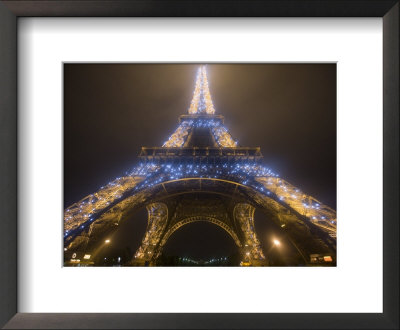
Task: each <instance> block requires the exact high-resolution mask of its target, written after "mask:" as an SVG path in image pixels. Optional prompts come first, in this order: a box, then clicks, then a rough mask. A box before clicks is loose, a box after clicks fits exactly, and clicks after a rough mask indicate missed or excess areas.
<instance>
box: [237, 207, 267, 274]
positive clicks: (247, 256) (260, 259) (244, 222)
mask: <svg viewBox="0 0 400 330" xmlns="http://www.w3.org/2000/svg"><path fill="white" fill-rule="evenodd" d="M254 211H255V208H254V207H253V206H252V205H250V204H247V203H239V204H236V206H235V208H234V210H233V215H234V219H235V221H236V223H237V224H238V225H239V228H240V230H241V234H242V235H241V236H242V241H243V244H242V262H241V265H245V266H246V265H247V266H251V265H252V266H261V265H267V264H268V263H267V261H266V259H265V256H264V253H263V251H262V249H261V245H260V241H259V240H258V239H257V235H256V232H255V230H254Z"/></svg>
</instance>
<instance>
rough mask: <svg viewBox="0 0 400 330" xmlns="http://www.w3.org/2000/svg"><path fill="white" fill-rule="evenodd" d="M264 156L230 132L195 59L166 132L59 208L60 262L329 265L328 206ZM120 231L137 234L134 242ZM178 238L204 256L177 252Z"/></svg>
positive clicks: (331, 215) (332, 248) (331, 216)
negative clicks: (121, 169)
mask: <svg viewBox="0 0 400 330" xmlns="http://www.w3.org/2000/svg"><path fill="white" fill-rule="evenodd" d="M228 113H229V111H228ZM115 134H118V132H116V133H115ZM264 162H265V161H264V157H263V154H262V153H261V148H260V147H257V146H250V147H248V146H241V145H240V144H239V142H238V141H236V140H235V139H234V138H233V137H232V135H231V134H230V132H229V130H228V128H227V126H226V124H225V118H224V116H222V115H221V114H218V113H216V109H215V107H214V103H213V101H212V99H211V93H210V88H209V82H208V77H207V70H206V66H203V65H201V66H199V67H198V70H197V76H196V80H195V86H194V92H193V96H192V101H191V102H190V104H189V106H188V109H187V113H185V114H182V115H180V117H179V119H178V126H177V128H176V130H175V131H174V132H173V133H172V134H171V135H170V136H169V138H168V139H167V140H166V141H165V142H164V143H163V144H162V145H161V146H158V147H142V148H141V150H140V153H139V156H138V162H137V165H136V166H135V167H133V168H132V169H131V170H130V171H128V172H126V173H125V174H124V175H123V176H120V177H117V178H116V179H114V180H112V181H111V182H109V183H108V184H106V185H104V186H102V187H100V189H98V190H97V191H96V192H93V193H91V194H89V195H87V196H86V197H84V198H83V199H81V200H79V201H78V202H76V203H73V204H72V205H70V206H68V207H67V208H66V209H65V211H64V253H63V254H64V266H78V267H84V266H102V267H104V266H130V267H135V266H197V267H198V266H206V267H213V266H242V267H246V266H336V222H337V219H336V211H335V210H334V209H333V208H331V207H329V206H327V205H325V204H323V203H322V202H320V201H319V200H317V199H316V198H315V197H312V196H310V195H308V194H306V193H305V192H303V191H302V190H301V189H300V188H298V187H295V186H294V185H292V184H291V183H289V182H287V181H286V180H285V179H284V178H281V177H280V175H278V174H277V173H274V172H273V171H272V170H271V169H269V168H267V167H266V166H265V165H264ZM146 213H147V214H146ZM138 214H139V216H138ZM138 218H140V219H141V220H139V219H138ZM146 218H147V223H144V221H143V219H146ZM189 229H192V232H190V230H189ZM126 232H130V233H132V236H134V235H140V236H141V239H139V241H140V244H138V246H137V247H135V248H134V249H132V248H131V247H125V248H121V244H120V242H121V240H123V235H122V234H121V233H126ZM193 233H194V234H193ZM210 235H214V236H210ZM185 240H186V241H190V242H194V241H198V243H197V244H198V245H199V246H203V247H204V250H207V249H208V250H209V251H208V255H206V254H207V253H205V254H204V255H199V254H198V253H197V254H196V253H192V252H193V251H189V250H188V251H187V252H186V253H184V254H183V255H182V254H177V253H176V251H177V250H176V246H177V245H179V244H182V242H184V241H185ZM219 243H221V244H220V245H218V244H219ZM174 249H175V250H174Z"/></svg>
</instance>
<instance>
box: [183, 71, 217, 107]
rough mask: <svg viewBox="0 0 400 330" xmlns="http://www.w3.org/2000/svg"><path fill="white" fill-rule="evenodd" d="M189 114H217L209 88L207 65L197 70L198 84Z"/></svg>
mask: <svg viewBox="0 0 400 330" xmlns="http://www.w3.org/2000/svg"><path fill="white" fill-rule="evenodd" d="M188 112H189V114H191V115H193V114H208V115H213V114H215V109H214V105H213V103H212V100H211V94H210V90H209V88H208V80H207V72H206V67H205V66H201V67H199V69H198V70H197V78H196V86H195V89H194V93H193V99H192V102H191V103H190V107H189V110H188Z"/></svg>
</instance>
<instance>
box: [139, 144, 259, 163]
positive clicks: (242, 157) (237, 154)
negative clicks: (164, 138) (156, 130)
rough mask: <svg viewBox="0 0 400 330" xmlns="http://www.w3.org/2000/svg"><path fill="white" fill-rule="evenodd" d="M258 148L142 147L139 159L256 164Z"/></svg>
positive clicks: (146, 160)
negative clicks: (248, 162) (245, 162)
mask: <svg viewBox="0 0 400 330" xmlns="http://www.w3.org/2000/svg"><path fill="white" fill-rule="evenodd" d="M262 157H263V156H262V154H261V150H260V148H259V147H255V148H250V147H232V148H230V147H183V148H182V147H175V148H166V147H142V150H141V152H140V154H139V158H140V159H141V160H142V161H144V162H156V163H163V162H176V163H178V162H192V161H194V162H196V161H201V162H203V161H204V162H205V163H207V162H210V163H221V162H230V161H250V162H258V161H260V160H261V159H262Z"/></svg>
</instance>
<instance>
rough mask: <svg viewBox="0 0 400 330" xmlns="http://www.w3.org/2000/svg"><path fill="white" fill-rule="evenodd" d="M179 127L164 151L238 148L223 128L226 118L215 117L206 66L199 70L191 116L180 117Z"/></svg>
mask: <svg viewBox="0 0 400 330" xmlns="http://www.w3.org/2000/svg"><path fill="white" fill-rule="evenodd" d="M179 122H180V124H179V126H178V128H177V129H176V130H175V132H174V133H173V134H172V135H171V136H170V138H169V139H168V140H167V141H166V142H165V143H164V144H163V147H166V148H171V147H230V148H234V147H237V145H238V144H237V142H236V141H234V140H233V139H232V136H231V135H230V134H229V132H228V130H227V129H226V127H225V126H224V117H223V116H221V115H216V114H215V108H214V105H213V102H212V99H211V93H210V89H209V87H208V80H207V72H206V68H205V66H201V67H199V69H198V70H197V78H196V84H195V88H194V93H193V98H192V102H191V103H190V106H189V109H188V115H182V116H180V117H179Z"/></svg>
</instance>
